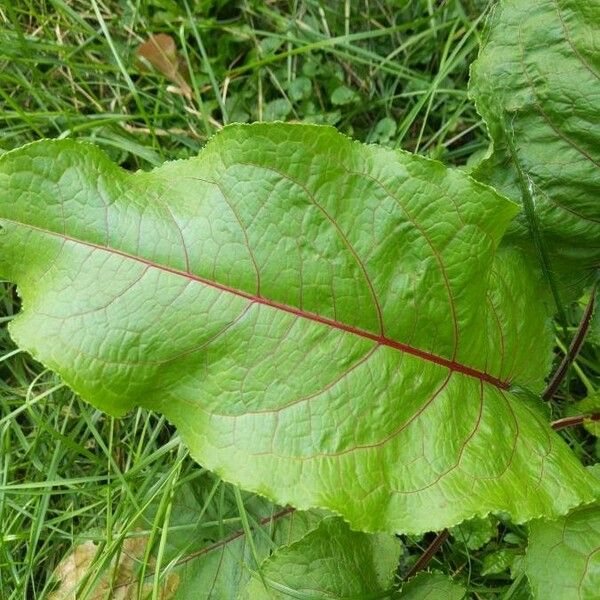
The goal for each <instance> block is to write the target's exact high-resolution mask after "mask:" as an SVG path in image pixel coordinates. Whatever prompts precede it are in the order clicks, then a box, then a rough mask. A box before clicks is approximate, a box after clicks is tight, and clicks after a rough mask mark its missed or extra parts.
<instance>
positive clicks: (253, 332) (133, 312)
mask: <svg viewBox="0 0 600 600" xmlns="http://www.w3.org/2000/svg"><path fill="white" fill-rule="evenodd" d="M516 212H517V208H516V206H515V205H513V204H512V203H511V202H509V201H508V200H506V199H504V198H503V197H501V196H499V195H497V194H496V193H495V192H494V191H493V190H491V189H490V188H488V187H486V186H483V185H481V184H479V183H476V182H475V181H473V180H472V179H470V178H469V177H467V176H466V175H465V174H463V173H461V172H459V171H456V170H451V169H447V168H445V167H444V166H442V165H441V164H439V163H437V162H433V161H430V160H427V159H424V158H421V157H417V156H412V155H409V154H405V153H398V152H393V151H389V150H384V149H381V148H377V147H373V146H364V145H361V144H358V143H353V142H351V141H350V140H348V139H347V138H345V137H343V136H341V135H340V134H338V133H337V132H335V130H333V129H331V128H328V127H317V126H301V125H282V124H276V125H264V124H257V125H252V126H234V127H230V128H227V129H226V130H224V131H223V132H222V133H221V134H219V135H218V136H216V137H215V138H213V140H212V141H211V142H210V143H209V144H208V145H207V147H206V148H205V149H204V150H203V151H202V153H201V154H200V155H199V156H198V157H197V158H193V159H190V160H187V161H179V162H173V163H168V164H165V165H163V166H162V167H160V168H158V169H156V170H154V171H152V172H149V173H143V172H138V173H135V174H131V173H127V172H125V171H123V170H121V169H119V168H118V167H116V166H115V165H114V164H112V163H111V162H110V161H109V160H108V158H107V157H106V156H105V155H104V154H103V153H102V152H101V151H99V150H98V149H97V148H95V147H92V146H88V145H78V144H77V143H74V142H72V141H68V140H63V141H54V142H52V141H45V142H40V143H35V144H32V145H29V146H26V147H24V148H22V149H20V150H17V151H13V152H9V153H7V154H5V155H4V156H2V157H1V158H0V221H1V223H2V227H3V229H2V235H1V236H0V273H1V274H2V275H3V276H5V277H7V278H8V279H10V280H12V281H15V282H16V283H17V284H18V286H19V289H20V294H21V296H22V298H23V311H22V313H21V315H19V316H18V317H17V318H16V319H15V320H14V321H13V322H12V324H11V332H12V335H13V336H14V338H15V339H16V340H17V342H18V343H19V344H20V346H21V347H22V348H24V349H26V350H28V351H29V352H30V353H31V354H32V355H33V356H35V357H36V358H38V359H39V360H41V361H42V362H43V363H44V364H46V365H47V366H49V367H51V368H52V369H54V370H56V371H57V372H59V373H60V374H61V375H62V376H63V378H64V379H65V381H66V382H67V383H68V384H69V385H71V386H72V387H73V389H75V390H76V391H77V392H79V393H80V394H81V395H82V396H83V397H84V398H85V399H87V400H88V401H90V402H92V403H93V404H94V405H95V406H97V407H99V408H101V409H104V410H106V411H108V412H111V413H113V414H122V413H123V412H125V411H126V410H128V409H130V408H131V407H133V406H135V405H142V406H144V407H146V408H149V409H154V410H158V411H161V412H163V413H164V414H165V415H166V416H167V417H168V419H170V420H171V421H172V422H173V423H174V424H175V425H176V426H177V427H178V428H179V431H180V433H181V435H182V437H183V439H184V440H185V441H186V443H187V444H188V446H189V447H190V450H191V453H192V455H193V456H194V457H195V458H196V459H197V460H198V461H199V462H200V463H202V464H203V465H205V466H206V467H208V468H209V469H212V470H214V471H216V472H217V473H218V474H219V475H221V476H222V477H223V478H224V479H225V480H226V481H230V482H234V483H237V484H239V485H241V486H242V487H245V488H246V489H250V490H253V491H256V492H258V493H260V494H262V495H265V496H267V497H269V498H271V499H273V500H275V501H276V502H278V503H279V504H282V505H285V504H292V505H294V506H296V507H299V508H310V507H324V508H328V509H330V510H333V511H336V512H338V513H340V514H342V515H343V516H344V517H346V518H347V519H348V520H349V521H350V523H351V525H352V526H353V528H356V529H362V530H366V531H380V530H381V531H383V530H387V531H398V530H401V531H404V532H413V533H418V532H423V531H426V530H432V529H440V528H442V527H445V526H451V525H455V524H457V523H458V522H460V521H462V520H464V519H465V518H469V517H472V516H476V515H483V514H486V513H487V512H489V511H498V510H502V511H507V512H509V513H511V514H512V516H513V518H514V519H515V520H516V521H523V520H526V519H530V518H532V517H534V516H541V515H555V514H563V513H566V512H567V511H568V510H569V509H570V508H571V507H573V506H575V505H578V504H580V503H581V502H583V501H586V500H588V501H589V500H590V499H591V498H592V497H593V489H592V486H593V483H592V482H591V481H590V478H589V476H588V475H587V474H586V473H585V471H584V470H583V469H582V467H581V466H580V464H579V462H578V461H577V460H576V459H575V457H574V455H573V454H572V453H571V451H570V450H569V449H568V447H567V446H566V445H565V444H564V443H563V442H562V441H561V439H560V438H559V437H558V436H557V435H556V434H555V433H553V432H552V431H551V430H550V429H549V427H548V425H547V424H546V422H545V417H544V416H543V415H542V413H540V412H539V410H538V406H537V404H536V402H535V400H533V401H532V400H530V399H528V398H527V395H526V394H524V395H518V394H516V393H514V391H515V390H516V389H517V386H520V387H524V388H533V389H539V388H540V387H541V386H542V384H543V377H544V375H545V374H546V372H547V370H548V368H549V360H550V356H551V331H550V329H549V327H548V319H547V310H546V307H545V306H546V295H545V293H544V288H543V286H542V284H541V283H540V282H538V280H537V279H536V275H535V273H534V272H533V271H531V270H530V269H529V268H528V266H527V263H526V262H525V260H524V259H523V258H522V256H521V255H520V254H519V252H518V251H516V250H512V249H505V250H503V251H501V252H499V251H498V250H497V248H498V245H499V242H500V240H501V237H502V235H503V233H504V231H505V229H506V227H507V224H508V222H509V221H510V219H511V218H512V217H513V216H514V215H515V213H516Z"/></svg>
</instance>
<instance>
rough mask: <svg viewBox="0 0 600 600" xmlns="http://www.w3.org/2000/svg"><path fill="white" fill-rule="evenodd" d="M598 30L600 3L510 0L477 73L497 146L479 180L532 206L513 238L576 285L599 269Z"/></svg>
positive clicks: (498, 12)
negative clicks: (530, 241) (535, 249)
mask: <svg viewBox="0 0 600 600" xmlns="http://www.w3.org/2000/svg"><path fill="white" fill-rule="evenodd" d="M599 22H600V3H598V2H597V0H538V1H536V2H531V0H502V1H501V2H500V3H499V4H498V5H497V7H496V9H495V11H494V12H493V13H492V15H491V17H490V18H489V20H488V23H487V27H486V31H485V33H484V39H483V43H482V47H481V52H480V55H479V58H478V59H477V61H476V62H475V63H474V64H473V65H472V68H471V85H470V92H471V94H472V96H473V98H474V99H475V102H476V105H477V109H478V111H479V113H480V114H481V115H482V116H483V118H484V119H485V121H486V123H487V126H488V129H489V132H490V135H491V138H492V140H493V143H494V148H493V153H492V155H491V157H490V158H489V159H488V160H486V161H484V162H483V163H482V165H481V166H480V167H479V168H478V170H477V171H476V176H477V177H478V178H480V179H481V180H483V181H486V182H489V183H491V184H492V185H494V186H496V188H497V189H499V190H502V191H503V192H505V193H506V194H508V195H509V197H511V198H515V199H518V200H520V199H521V198H523V201H524V202H525V203H530V205H531V206H530V208H531V209H533V210H532V211H531V213H530V215H529V218H528V216H527V214H526V212H525V213H522V214H521V215H520V216H519V217H518V219H517V220H516V221H515V225H514V226H513V227H512V232H513V233H514V234H516V235H519V236H525V237H529V236H530V235H533V236H537V237H540V238H541V243H542V244H543V246H545V251H546V252H547V254H548V259H549V262H550V264H549V265H548V266H549V267H550V268H551V269H552V270H553V271H554V272H555V275H560V274H561V271H562V274H563V276H564V275H565V273H566V274H567V277H566V279H567V280H569V281H570V282H571V283H573V277H575V279H576V280H577V278H578V279H581V277H582V272H583V273H585V271H586V270H589V268H590V267H593V266H598V265H599V264H600V205H599V204H598V198H599V196H600V168H599V166H600V129H599V128H598V112H599V111H600V79H599V77H600V54H599V53H598V47H599V46H600V28H599V27H598V23H599ZM511 146H512V148H511ZM520 179H521V181H520ZM532 230H533V231H532ZM573 263H574V264H573ZM565 265H567V266H568V267H569V268H568V271H566V270H565V269H564V267H565ZM574 266H575V267H577V268H576V269H575V270H574Z"/></svg>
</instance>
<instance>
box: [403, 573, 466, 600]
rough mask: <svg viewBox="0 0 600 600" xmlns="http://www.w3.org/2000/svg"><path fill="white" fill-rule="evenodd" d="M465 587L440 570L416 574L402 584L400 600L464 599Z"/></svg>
mask: <svg viewBox="0 0 600 600" xmlns="http://www.w3.org/2000/svg"><path fill="white" fill-rule="evenodd" d="M465 594H466V590H465V588H464V587H463V586H462V585H460V584H458V583H455V582H454V581H452V579H450V577H448V576H447V575H444V574H443V573H438V572H423V573H418V574H417V575H415V576H414V577H413V578H412V579H410V581H407V582H406V583H405V584H404V585H403V586H402V592H401V593H400V594H399V595H398V600H441V599H442V598H443V599H444V600H462V599H463V598H464V597H465Z"/></svg>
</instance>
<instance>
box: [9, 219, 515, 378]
mask: <svg viewBox="0 0 600 600" xmlns="http://www.w3.org/2000/svg"><path fill="white" fill-rule="evenodd" d="M0 221H6V222H8V223H13V224H14V225H20V226H22V227H27V228H29V229H33V230H36V231H39V232H41V233H44V234H47V235H52V236H55V237H58V238H61V239H64V240H66V241H69V242H73V243H75V244H81V245H83V246H87V247H89V248H93V249H96V250H102V251H104V252H108V253H109V254H116V255H118V256H122V257H124V258H128V259H130V260H134V261H136V262H139V263H142V264H145V265H147V266H149V267H152V268H154V269H158V270H160V271H164V272H167V273H173V274H174V275H179V276H180V277H185V278H186V279H190V280H192V281H197V282H199V283H202V284H204V285H207V286H209V287H212V288H215V289H218V290H221V291H223V292H227V293H229V294H233V295H235V296H239V297H241V298H245V299H247V300H250V301H251V302H254V303H256V304H263V305H265V306H270V307H271V308H275V309H277V310H281V311H283V312H287V313H289V314H291V315H295V316H297V317H301V318H303V319H307V320H309V321H314V322H316V323H321V324H322V325H327V326H328V327H332V328H334V329H338V330H340V331H346V332H347V333H351V334H353V335H357V336H359V337H362V338H366V339H369V340H372V341H374V342H376V343H377V344H380V345H382V346H388V347H389V348H394V349H396V350H400V351H401V352H406V353H407V354H412V355H413V356H417V357H418V358H422V359H423V360H426V361H429V362H432V363H435V364H437V365H441V366H442V367H446V368H447V369H450V370H451V371H456V372H457V373H462V374H463V375H468V376H469V377H474V378H476V379H479V380H481V381H485V382H487V383H490V384H491V385H493V386H495V387H498V388H501V389H505V390H506V389H508V388H509V387H510V385H509V383H508V382H506V381H502V380H501V379H498V378H497V377H494V376H493V375H490V374H489V373H486V372H484V371H480V370H478V369H474V368H472V367H469V366H467V365H463V364H462V363H459V362H456V361H454V360H450V359H448V358H444V357H443V356H438V355H437V354H432V353H431V352H427V351H426V350H421V349H420V348H415V347H413V346H410V345H408V344H403V343H402V342H398V341H396V340H392V339H390V338H388V337H385V336H382V335H378V334H376V333H372V332H370V331H366V330H364V329H360V328H358V327H354V326H352V325H347V324H346V323H341V322H340V321H336V320H334V319H330V318H328V317H323V316H321V315H318V314H316V313H313V312H310V311H306V310H301V309H299V308H296V307H294V306H289V305H287V304H283V303H281V302H277V301H275V300H270V299H269V298H264V297H263V296H258V295H255V294H250V293H248V292H245V291H243V290H238V289H236V288H233V287H230V286H227V285H224V284H222V283H218V282H216V281H211V280H210V279H205V278H204V277H200V276H198V275H194V274H193V273H188V272H186V271H181V270H180V269H175V268H173V267H168V266H166V265H162V264H160V263H157V262H154V261H151V260H148V259H146V258H143V257H141V256H135V255H133V254H129V253H128V252H123V251H122V250H118V249H117V248H110V247H108V246H103V245H101V244H95V243H93V242H86V241H84V240H80V239H78V238H74V237H71V236H69V235H66V234H64V233H58V232H56V231H51V230H49V229H44V228H43V227H38V226H36V225H30V224H29V223H20V222H19V221H13V220H11V219H6V218H4V217H2V218H0Z"/></svg>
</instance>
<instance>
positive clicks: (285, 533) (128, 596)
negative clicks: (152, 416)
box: [51, 486, 368, 600]
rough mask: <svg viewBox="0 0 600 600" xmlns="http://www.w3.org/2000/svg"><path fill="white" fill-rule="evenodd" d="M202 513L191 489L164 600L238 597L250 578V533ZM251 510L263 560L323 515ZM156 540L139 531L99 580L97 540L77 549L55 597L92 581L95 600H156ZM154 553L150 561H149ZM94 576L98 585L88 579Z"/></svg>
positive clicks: (177, 515)
mask: <svg viewBox="0 0 600 600" xmlns="http://www.w3.org/2000/svg"><path fill="white" fill-rule="evenodd" d="M199 510H200V504H199V502H198V501H197V500H196V498H195V495H194V493H193V492H192V490H191V488H190V486H183V487H182V488H180V489H179V490H178V491H177V495H176V496H175V499H174V503H173V506H172V511H171V512H172V518H171V521H170V523H169V533H168V535H167V537H166V542H165V548H164V554H163V558H162V564H161V577H160V582H161V583H160V584H159V588H158V589H156V591H157V592H158V598H159V600H204V599H206V600H209V599H218V600H238V599H239V597H240V596H239V594H240V591H241V590H243V589H244V587H245V586H246V584H247V583H248V582H249V580H250V578H251V568H253V561H254V557H253V555H252V552H251V549H250V544H249V543H248V542H249V540H248V539H247V537H246V534H245V532H244V531H243V530H242V529H237V528H236V527H233V526H231V525H228V524H227V523H224V522H221V523H220V525H215V526H214V527H204V526H202V525H203V523H202V522H201V521H200V522H199V521H198V512H199ZM248 510H249V512H250V513H251V514H252V515H253V518H254V519H255V520H254V521H253V522H255V523H256V525H255V527H254V529H253V531H252V534H253V545H254V548H255V549H256V551H257V553H258V559H259V560H262V559H265V558H266V557H268V556H269V554H270V552H272V551H273V550H276V549H277V548H278V547H280V546H285V545H289V544H292V543H293V542H295V541H297V540H299V539H301V538H302V537H303V536H305V535H306V534H307V533H309V532H311V531H312V530H313V529H315V528H316V527H317V526H318V524H319V522H320V520H321V519H322V515H321V514H320V513H319V512H316V511H310V512H302V511H293V510H291V509H289V508H287V509H281V508H277V507H273V506H272V505H269V503H267V502H264V501H262V502H260V501H259V502H249V503H248ZM147 513H148V514H147V515H145V517H144V518H143V519H141V521H142V522H144V521H145V520H148V522H149V523H151V522H152V515H151V511H147ZM210 513H211V511H210V509H209V511H208V512H207V513H206V516H207V517H209V519H208V521H210V520H211V519H215V522H218V521H219V520H218V518H217V516H216V515H211V514H210ZM237 527H239V524H238V525H237ZM219 533H220V535H221V536H222V537H221V538H219ZM365 537H368V536H367V535H365ZM149 543H150V537H149V535H144V530H143V529H141V528H137V530H136V532H135V537H128V538H126V539H125V540H124V541H123V543H122V545H121V547H120V548H119V549H118V553H117V556H116V558H115V559H114V560H113V561H112V563H111V564H110V565H109V566H108V567H107V568H104V569H103V570H102V571H101V573H100V575H99V577H98V578H97V579H94V578H95V576H96V573H95V569H97V568H98V566H97V565H96V564H95V558H96V550H97V547H96V546H95V545H94V544H93V543H92V542H85V543H84V544H81V545H79V546H77V547H76V548H75V549H74V550H73V551H72V552H71V553H69V554H68V555H67V556H66V557H65V558H64V559H63V560H62V561H61V563H60V565H59V566H58V567H57V569H56V571H55V574H54V577H55V579H56V580H57V581H58V582H59V583H60V585H59V587H58V589H57V590H56V591H55V592H54V593H53V595H52V596H51V599H52V600H75V598H79V595H78V592H79V591H80V586H81V585H82V584H87V586H88V588H89V594H90V595H89V597H90V600H104V599H105V598H107V597H110V598H114V599H116V600H134V599H135V600H137V599H138V598H144V599H146V598H150V597H151V596H152V592H153V591H154V590H155V587H156V586H155V583H154V581H155V576H156V573H155V571H156V568H157V567H156V560H155V558H154V556H155V549H152V548H148V547H147V546H148V544H149ZM148 553H149V554H148ZM147 554H148V555H149V556H150V560H149V561H146V560H145V556H146V555H147ZM142 568H143V570H142ZM90 577H91V578H92V582H87V581H86V580H87V579H88V578H90Z"/></svg>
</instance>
